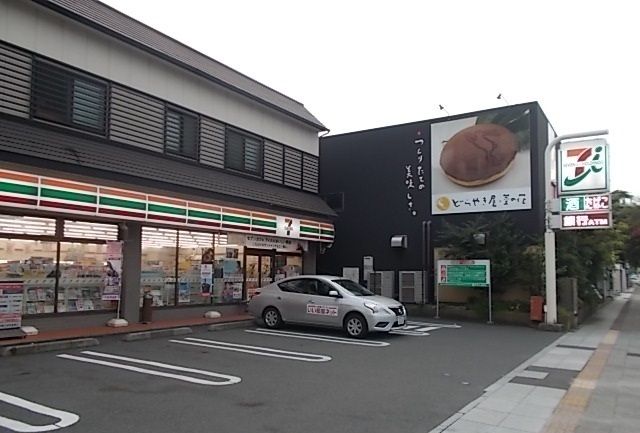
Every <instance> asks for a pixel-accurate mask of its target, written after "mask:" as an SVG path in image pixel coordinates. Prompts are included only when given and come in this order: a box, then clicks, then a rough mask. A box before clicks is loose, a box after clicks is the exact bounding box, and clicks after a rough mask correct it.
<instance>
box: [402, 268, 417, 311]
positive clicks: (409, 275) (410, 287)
mask: <svg viewBox="0 0 640 433" xmlns="http://www.w3.org/2000/svg"><path fill="white" fill-rule="evenodd" d="M399 279H400V281H399V283H400V287H399V289H400V302H408V303H415V304H421V303H422V290H423V287H422V271H399Z"/></svg>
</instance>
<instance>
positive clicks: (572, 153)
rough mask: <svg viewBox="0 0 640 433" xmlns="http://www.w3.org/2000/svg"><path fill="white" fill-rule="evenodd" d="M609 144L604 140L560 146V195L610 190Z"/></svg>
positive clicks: (569, 143)
mask: <svg viewBox="0 0 640 433" xmlns="http://www.w3.org/2000/svg"><path fill="white" fill-rule="evenodd" d="M607 151H608V149H607V142H606V141H605V140H603V139H596V140H588V141H580V142H568V143H562V144H561V146H560V158H559V165H560V170H559V172H560V173H559V174H560V176H559V179H558V184H559V186H560V193H576V192H591V191H593V192H595V191H607V190H608V187H609V185H608V179H609V176H608V170H607V169H608V160H607V157H608V155H607Z"/></svg>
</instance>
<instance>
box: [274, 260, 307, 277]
mask: <svg viewBox="0 0 640 433" xmlns="http://www.w3.org/2000/svg"><path fill="white" fill-rule="evenodd" d="M275 268H276V271H275V280H276V281H278V280H282V279H283V278H287V277H297V276H298V275H302V256H299V255H284V254H277V255H276V260H275Z"/></svg>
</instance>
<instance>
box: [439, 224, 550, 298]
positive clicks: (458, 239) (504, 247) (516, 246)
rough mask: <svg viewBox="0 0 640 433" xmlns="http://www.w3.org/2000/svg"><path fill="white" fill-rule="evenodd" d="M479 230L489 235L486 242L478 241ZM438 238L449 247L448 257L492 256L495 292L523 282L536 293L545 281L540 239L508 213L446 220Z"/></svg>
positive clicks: (447, 248) (443, 244) (492, 275)
mask: <svg viewBox="0 0 640 433" xmlns="http://www.w3.org/2000/svg"><path fill="white" fill-rule="evenodd" d="M479 234H484V235H485V236H486V237H485V241H484V242H479V238H478V237H477V235H479ZM436 241H437V242H438V244H439V245H441V246H442V247H444V248H446V250H447V252H446V257H447V258H451V259H489V260H491V280H492V288H493V289H494V290H495V291H496V292H504V291H505V290H506V289H507V288H508V287H509V286H511V285H514V284H520V285H526V286H528V287H529V289H530V290H531V291H532V292H534V293H535V292H536V291H538V290H539V289H540V287H541V285H542V264H543V256H542V255H541V250H540V248H539V245H538V244H539V242H537V241H536V240H535V239H533V238H532V237H530V236H526V235H525V234H524V233H523V232H522V231H521V230H518V229H516V227H515V225H514V224H513V221H512V219H511V217H510V216H509V215H508V214H506V213H502V214H498V215H492V216H491V217H487V216H485V215H479V216H476V217H475V218H473V219H471V220H470V221H468V222H466V223H465V224H462V225H461V226H456V225H454V224H451V223H448V222H445V223H444V228H443V230H442V232H441V233H440V235H439V236H438V238H437V239H436ZM536 247H537V248H536Z"/></svg>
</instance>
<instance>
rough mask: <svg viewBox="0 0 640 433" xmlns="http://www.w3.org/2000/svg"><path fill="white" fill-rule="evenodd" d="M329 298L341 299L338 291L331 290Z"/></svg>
mask: <svg viewBox="0 0 640 433" xmlns="http://www.w3.org/2000/svg"><path fill="white" fill-rule="evenodd" d="M329 296H331V297H332V298H341V297H342V296H340V293H338V291H337V290H329Z"/></svg>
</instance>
